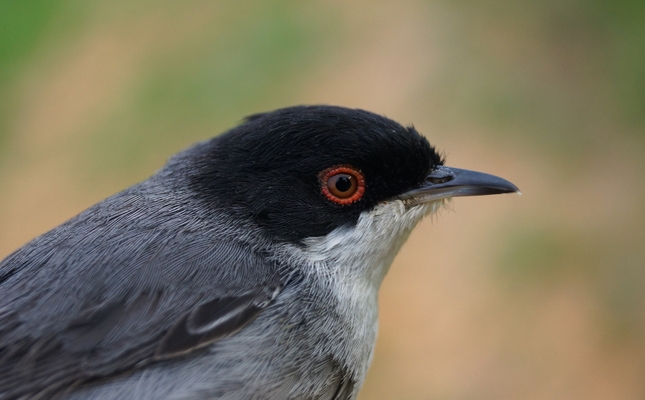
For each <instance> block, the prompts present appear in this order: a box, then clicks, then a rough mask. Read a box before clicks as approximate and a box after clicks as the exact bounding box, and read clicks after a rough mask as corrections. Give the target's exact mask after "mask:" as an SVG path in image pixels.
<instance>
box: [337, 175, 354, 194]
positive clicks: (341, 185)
mask: <svg viewBox="0 0 645 400" xmlns="http://www.w3.org/2000/svg"><path fill="white" fill-rule="evenodd" d="M351 187H352V177H351V176H349V175H342V176H339V177H338V179H337V180H336V189H338V191H340V192H346V191H348V190H349V189H350V188H351Z"/></svg>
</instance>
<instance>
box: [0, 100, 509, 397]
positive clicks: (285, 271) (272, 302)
mask: <svg viewBox="0 0 645 400" xmlns="http://www.w3.org/2000/svg"><path fill="white" fill-rule="evenodd" d="M514 192H519V190H518V188H517V187H516V186H515V185H514V184H512V183H510V182H509V181H507V180H505V179H502V178H500V177H497V176H494V175H489V174H485V173H480V172H475V171H469V170H464V169H458V168H453V167H448V166H446V165H445V157H444V156H443V155H442V154H441V153H440V152H438V151H437V150H436V148H435V147H433V146H431V145H430V144H429V142H428V140H427V139H426V138H425V137H424V136H422V135H421V134H419V133H418V132H417V130H416V129H415V128H414V127H413V126H411V125H410V126H403V125H400V124H399V123H397V122H394V121H393V120H391V119H388V118H386V117H383V116H380V115H377V114H374V113H371V112H368V111H364V110H360V109H349V108H344V107H336V106H327V105H310V106H293V107H287V108H282V109H278V110H275V111H271V112H266V113H261V114H255V115H252V116H250V117H247V118H245V119H244V120H243V121H242V122H240V124H239V125H237V126H236V127H233V128H232V129H230V130H228V131H227V132H225V133H223V134H220V135H217V136H215V137H214V138H212V139H209V140H206V141H202V142H199V143H197V144H195V145H193V146H192V147H190V148H188V149H186V150H184V151H182V152H179V153H177V154H176V155H174V156H172V157H171V158H170V159H169V160H168V161H167V163H166V164H165V165H164V166H163V167H162V168H161V169H159V170H158V171H157V172H155V173H154V174H153V175H152V176H151V177H150V178H148V179H146V180H144V181H142V182H140V183H137V184H135V185H134V186H131V187H129V188H127V189H125V190H123V191H121V192H119V193H117V194H115V195H113V196H111V197H109V198H107V199H105V200H103V201H101V202H99V203H97V204H95V205H94V206H92V207H90V208H88V209H87V210H85V211H83V212H81V213H80V214H78V215H77V216H75V217H73V218H71V219H70V220H68V221H67V222H64V223H63V224H62V225H60V226H58V227H56V228H54V229H52V230H51V231H49V232H47V233H45V234H43V235H41V236H39V237H37V238H35V239H33V240H32V241H31V242H29V243H27V244H26V245H25V246H24V247H22V248H20V249H18V250H16V251H15V252H13V253H12V254H10V255H9V256H7V257H6V258H5V259H4V260H3V261H2V262H1V263H0V399H3V400H7V399H49V398H57V399H66V400H81V399H99V400H108V399H143V400H148V399H175V400H177V399H226V400H233V399H274V400H278V399H280V400H283V399H287V400H288V399H310V400H323V399H324V400H348V399H355V398H356V396H357V395H358V392H359V389H360V387H361V385H362V383H363V381H364V379H365V377H366V374H367V371H368V368H369V365H370V362H371V360H372V356H373V351H374V346H375V341H376V336H377V324H378V307H377V299H378V290H379V287H380V285H381V282H382V281H383V278H384V276H385V274H386V273H387V271H388V269H389V267H390V265H391V263H392V261H393V259H394V257H395V255H396V254H397V252H398V251H399V249H400V248H401V246H402V245H403V243H404V242H405V241H406V239H407V238H408V236H409V235H410V232H411V231H412V229H413V228H414V227H415V226H416V225H417V224H418V223H419V221H421V220H422V219H423V217H424V216H427V215H430V214H433V213H435V212H437V211H438V210H440V209H441V208H442V207H443V206H444V205H445V203H446V202H447V201H449V199H451V198H453V197H459V196H478V195H491V194H501V193H514Z"/></svg>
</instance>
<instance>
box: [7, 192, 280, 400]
mask: <svg viewBox="0 0 645 400" xmlns="http://www.w3.org/2000/svg"><path fill="white" fill-rule="evenodd" d="M135 188H136V187H135ZM134 191H135V193H134V194H130V193H128V192H125V193H123V194H121V195H117V196H116V197H115V198H113V199H112V201H109V202H104V203H100V204H99V205H97V206H95V207H93V208H91V209H89V210H88V211H86V212H84V213H82V214H81V215H79V216H78V217H76V218H75V219H72V220H71V221H69V222H67V223H66V224H64V225H61V226H60V227H58V228H56V229H54V230H53V231H51V232H49V233H47V234H45V235H43V236H41V237H40V238H37V239H35V240H34V241H32V242H31V243H29V244H28V245H26V246H25V247H23V248H22V249H20V250H18V251H17V252H15V253H14V254H12V255H11V256H9V257H8V258H7V259H5V260H4V261H3V262H2V263H0V399H12V398H18V397H21V396H26V397H33V396H37V395H42V396H44V397H48V396H50V395H51V393H55V392H58V391H62V390H66V389H67V388H69V387H71V386H73V385H75V384H78V383H80V382H84V381H88V380H93V379H98V378H104V377H109V376H112V375H115V374H118V373H122V372H126V371H128V370H130V369H133V368H135V367H136V366H140V365H143V364H145V363H147V362H151V361H154V360H155V359H159V358H170V357H173V356H175V355H180V354H186V353H189V352H191V351H193V350H194V349H197V348H199V347H202V346H205V345H207V344H209V343H212V342H213V341H215V340H217V339H219V338H222V337H224V336H227V335H231V334H234V333H235V332H237V331H239V330H240V329H242V328H243V327H244V326H245V325H246V324H248V323H249V322H251V321H252V320H253V318H254V317H255V316H257V315H258V314H259V313H260V312H261V311H262V310H263V309H265V308H266V307H267V306H269V305H270V303H271V301H272V300H273V299H274V298H275V296H276V295H277V293H278V292H279V288H280V281H279V276H278V273H277V268H276V267H274V266H273V265H269V264H268V263H266V262H265V261H264V260H263V259H262V257H261V256H259V255H255V253H254V252H253V251H251V249H250V248H248V247H246V245H244V244H242V243H240V242H237V241H235V240H234V239H231V238H227V237H226V235H225V233H226V229H225V227H222V226H221V225H220V226H219V228H217V227H215V226H217V223H218V221H217V219H216V218H215V219H214V220H213V219H211V220H209V221H200V220H198V219H196V217H194V216H192V214H190V213H189V210H190V209H192V208H193V207H194V205H190V204H188V205H187V208H188V210H183V209H181V208H180V207H178V206H169V205H168V204H167V203H168V201H167V199H164V198H162V199H160V200H159V201H156V200H154V199H153V200H151V199H150V198H147V197H145V196H139V195H137V193H136V190H134ZM178 215H179V216H182V215H188V216H190V219H188V218H186V219H185V220H184V219H181V218H179V217H178ZM211 218H212V217H211ZM209 228H210V229H209ZM222 232H224V234H223V233H222Z"/></svg>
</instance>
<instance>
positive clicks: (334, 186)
mask: <svg viewBox="0 0 645 400" xmlns="http://www.w3.org/2000/svg"><path fill="white" fill-rule="evenodd" d="M318 177H319V179H320V186H321V189H322V192H323V194H324V195H325V197H327V199H329V200H331V201H333V202H334V203H336V204H340V205H348V204H352V203H354V202H356V201H358V200H360V199H361V197H363V194H364V193H365V177H364V176H363V173H362V172H361V171H359V170H358V169H356V168H354V167H352V166H351V165H337V166H335V167H331V168H327V169H325V170H323V171H322V172H321V173H320V174H319V175H318Z"/></svg>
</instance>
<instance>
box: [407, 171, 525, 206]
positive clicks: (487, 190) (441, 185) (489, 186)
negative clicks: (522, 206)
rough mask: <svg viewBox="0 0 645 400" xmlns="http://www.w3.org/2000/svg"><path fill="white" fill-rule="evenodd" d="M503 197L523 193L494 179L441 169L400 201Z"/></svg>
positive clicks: (507, 183)
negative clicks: (496, 195)
mask: <svg viewBox="0 0 645 400" xmlns="http://www.w3.org/2000/svg"><path fill="white" fill-rule="evenodd" d="M501 193H520V190H519V189H518V188H517V186H515V185H513V184H512V183H511V182H509V181H507V180H506V179H502V178H500V177H497V176H495V175H490V174H485V173H483V172H476V171H469V170H467V169H459V168H452V167H446V166H443V165H440V166H438V167H436V168H435V169H434V170H432V171H431V172H430V174H428V176H426V178H425V182H424V183H423V185H422V186H421V187H418V188H416V189H412V190H410V191H409V192H406V193H403V194H402V195H401V196H399V198H400V199H402V200H406V201H408V202H409V203H410V204H411V205H417V204H422V203H427V202H430V201H435V200H441V199H445V198H448V197H459V196H483V195H488V194H501Z"/></svg>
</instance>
